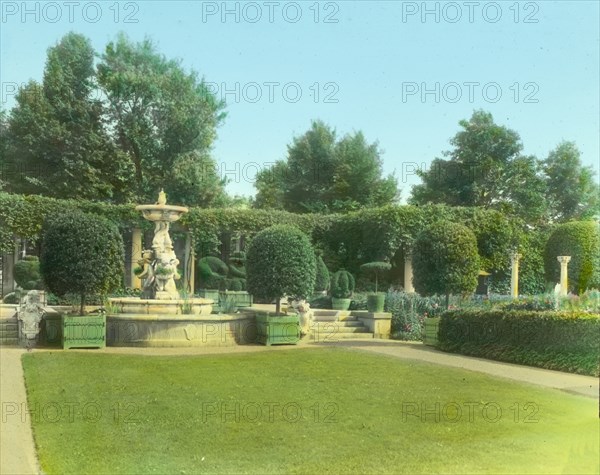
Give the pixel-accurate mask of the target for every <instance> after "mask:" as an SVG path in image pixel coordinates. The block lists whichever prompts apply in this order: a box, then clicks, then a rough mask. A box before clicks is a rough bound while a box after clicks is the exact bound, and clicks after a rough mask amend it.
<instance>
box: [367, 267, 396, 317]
mask: <svg viewBox="0 0 600 475" xmlns="http://www.w3.org/2000/svg"><path fill="white" fill-rule="evenodd" d="M360 268H361V269H362V270H363V271H364V272H366V273H367V274H374V275H375V293H370V294H368V295H367V308H368V310H369V312H373V313H375V312H383V307H384V305H385V294H384V293H379V292H377V283H378V276H379V273H381V272H385V271H388V270H390V269H391V268H392V265H391V264H389V263H387V262H368V263H366V264H363V265H362V266H360Z"/></svg>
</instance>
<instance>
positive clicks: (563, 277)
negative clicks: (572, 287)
mask: <svg viewBox="0 0 600 475" xmlns="http://www.w3.org/2000/svg"><path fill="white" fill-rule="evenodd" d="M556 259H557V260H558V262H560V295H567V293H568V292H569V277H568V272H569V271H568V269H567V266H568V265H569V261H570V260H571V256H558V257H557V258H556Z"/></svg>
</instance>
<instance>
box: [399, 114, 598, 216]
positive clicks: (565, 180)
mask: <svg viewBox="0 0 600 475" xmlns="http://www.w3.org/2000/svg"><path fill="white" fill-rule="evenodd" d="M460 126H461V128H462V130H460V131H459V132H457V134H456V135H455V136H454V137H453V138H452V139H451V140H450V144H451V145H452V146H453V148H452V149H451V150H449V151H446V152H444V153H443V156H444V158H436V159H434V160H433V162H432V164H431V167H430V169H429V170H420V171H418V174H419V176H420V177H421V179H422V181H423V183H421V184H419V185H416V186H415V187H414V188H413V190H412V195H411V198H410V200H409V202H410V203H411V204H417V205H423V204H427V203H444V204H448V205H451V206H481V207H485V208H495V209H498V210H500V211H503V212H507V213H510V214H514V215H517V216H520V217H521V218H523V219H524V220H525V221H526V222H528V223H530V224H537V223H540V222H547V221H549V220H550V221H559V222H560V221H567V220H569V219H579V218H585V217H589V216H593V215H594V214H597V213H598V212H599V203H600V199H599V189H598V185H597V184H594V172H593V171H592V170H591V168H586V167H583V166H582V163H581V158H580V153H579V150H577V147H576V146H575V144H574V143H572V142H563V143H561V144H560V145H559V146H558V147H557V148H556V149H555V150H553V151H552V152H550V154H549V156H548V158H547V159H546V160H544V161H541V160H538V159H537V158H536V157H534V156H527V155H523V154H522V150H523V144H522V142H521V138H520V137H519V134H518V133H517V132H515V131H514V130H511V129H509V128H507V127H504V126H502V125H498V124H496V123H495V122H494V119H493V117H492V115H491V114H490V113H489V112H485V111H482V110H478V111H475V112H474V113H473V115H472V116H471V118H470V119H469V120H461V121H460Z"/></svg>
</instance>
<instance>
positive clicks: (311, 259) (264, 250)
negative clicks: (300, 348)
mask: <svg viewBox="0 0 600 475" xmlns="http://www.w3.org/2000/svg"><path fill="white" fill-rule="evenodd" d="M246 273H247V287H248V290H249V291H250V293H252V294H253V295H255V296H256V297H257V298H262V299H275V313H276V317H275V318H272V317H269V316H268V315H267V316H260V315H259V316H257V327H258V328H257V330H258V338H259V341H260V342H262V343H266V344H267V345H270V344H273V343H296V342H297V341H298V339H299V335H300V328H299V321H298V316H297V315H296V316H293V317H292V316H288V317H284V316H281V298H282V297H283V296H284V295H287V296H288V297H290V298H292V299H295V300H302V299H306V297H307V296H309V295H310V294H311V292H312V290H313V288H314V285H315V277H316V269H315V254H314V251H313V249H312V246H311V244H310V241H309V240H308V237H307V236H306V235H305V234H304V233H302V231H300V230H299V229H297V228H295V227H293V226H284V225H279V226H272V227H270V228H267V229H264V230H263V231H261V232H259V233H258V234H257V235H256V236H255V237H254V239H252V242H251V243H250V246H249V247H248V253H247V257H246ZM290 328H292V329H294V331H293V332H291V333H293V335H291V334H290V332H289V329H290Z"/></svg>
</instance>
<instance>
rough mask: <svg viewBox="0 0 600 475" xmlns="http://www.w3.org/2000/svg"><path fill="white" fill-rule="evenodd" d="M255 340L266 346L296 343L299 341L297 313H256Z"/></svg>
mask: <svg viewBox="0 0 600 475" xmlns="http://www.w3.org/2000/svg"><path fill="white" fill-rule="evenodd" d="M256 341H257V342H258V343H262V344H263V345H267V346H271V345H295V344H297V343H298V342H299V341H300V323H299V320H298V315H287V316H280V317H277V316H271V315H257V316H256Z"/></svg>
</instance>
